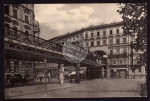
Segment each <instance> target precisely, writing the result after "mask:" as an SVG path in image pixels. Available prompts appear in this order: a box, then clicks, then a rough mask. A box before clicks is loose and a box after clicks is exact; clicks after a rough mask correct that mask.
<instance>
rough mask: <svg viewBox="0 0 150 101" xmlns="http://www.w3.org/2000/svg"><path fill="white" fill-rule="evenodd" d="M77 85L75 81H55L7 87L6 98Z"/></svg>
mask: <svg viewBox="0 0 150 101" xmlns="http://www.w3.org/2000/svg"><path fill="white" fill-rule="evenodd" d="M73 86H77V84H75V83H64V84H60V83H53V84H46V85H45V84H43V85H34V86H23V87H14V88H6V89H5V98H9V97H14V96H20V95H26V94H32V93H38V92H44V91H50V90H58V89H64V88H69V87H73Z"/></svg>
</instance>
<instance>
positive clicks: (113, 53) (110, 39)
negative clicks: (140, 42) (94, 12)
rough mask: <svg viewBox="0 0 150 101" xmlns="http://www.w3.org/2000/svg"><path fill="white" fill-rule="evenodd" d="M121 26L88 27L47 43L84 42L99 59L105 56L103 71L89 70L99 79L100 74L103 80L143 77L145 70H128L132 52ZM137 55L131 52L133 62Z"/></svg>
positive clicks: (117, 23) (128, 39) (129, 38)
mask: <svg viewBox="0 0 150 101" xmlns="http://www.w3.org/2000/svg"><path fill="white" fill-rule="evenodd" d="M122 26H123V22H113V23H110V24H102V25H98V26H89V27H86V28H82V29H80V30H77V31H74V32H71V33H67V34H65V35H61V36H58V37H55V38H52V39H50V40H48V41H47V42H48V43H50V42H55V43H59V44H62V45H63V44H64V42H65V41H66V40H72V41H75V40H76V39H81V40H84V41H85V42H86V44H87V45H88V48H89V51H90V52H92V53H98V54H97V55H100V57H103V55H105V56H107V65H106V66H104V70H102V69H97V70H91V72H93V74H95V75H100V77H101V75H102V74H104V77H105V78H109V77H112V78H113V77H117V78H125V77H126V76H127V75H128V74H129V76H130V77H132V76H133V75H137V76H142V75H145V69H141V68H140V69H137V70H131V68H130V67H131V65H132V57H130V56H131V52H132V49H131V48H130V43H131V41H132V38H131V37H130V36H128V35H125V34H124V33H123V29H122ZM138 55H139V54H138V53H136V52H135V50H133V59H134V60H135V59H136V56H138ZM133 65H134V63H133ZM102 71H103V72H102ZM91 75H92V74H91Z"/></svg>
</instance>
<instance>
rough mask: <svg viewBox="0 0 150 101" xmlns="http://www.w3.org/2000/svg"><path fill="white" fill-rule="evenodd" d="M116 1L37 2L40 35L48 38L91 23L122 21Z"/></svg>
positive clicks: (36, 12) (35, 8) (36, 13)
mask: <svg viewBox="0 0 150 101" xmlns="http://www.w3.org/2000/svg"><path fill="white" fill-rule="evenodd" d="M118 7H119V6H118V5H117V4H116V3H107V4H106V3H99V4H98V3H97V4H96V3H95V4H93V3H92V4H35V6H34V12H35V19H36V20H37V21H39V23H40V37H41V38H44V39H46V40H48V39H51V38H53V37H56V36H59V35H63V34H66V33H68V32H73V31H76V30H79V29H81V28H85V27H88V26H90V25H94V26H95V25H101V24H103V23H104V24H107V23H112V22H114V21H115V22H119V21H122V18H121V15H119V14H118V12H117V10H118Z"/></svg>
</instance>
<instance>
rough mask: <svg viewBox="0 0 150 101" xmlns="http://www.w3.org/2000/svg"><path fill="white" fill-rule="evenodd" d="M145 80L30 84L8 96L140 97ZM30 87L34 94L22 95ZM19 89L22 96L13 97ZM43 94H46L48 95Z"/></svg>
mask: <svg viewBox="0 0 150 101" xmlns="http://www.w3.org/2000/svg"><path fill="white" fill-rule="evenodd" d="M145 82H146V81H145V80H142V79H103V80H102V79H95V80H88V81H81V83H80V84H75V83H74V82H73V83H65V84H63V85H61V84H58V83H57V84H48V85H47V89H45V85H41V86H29V87H27V88H22V89H21V88H19V87H17V89H9V90H8V91H9V94H8V93H7V96H8V97H11V96H12V98H32V97H35V98H40V97H43V96H44V97H47V98H62V97H63V98H72V97H75V98H79V97H140V93H141V84H142V83H145ZM29 89H30V93H31V91H32V94H26V95H21V94H23V92H25V91H26V93H27V92H28V91H29ZM5 90H7V89H5ZM15 90H16V92H15ZM17 90H19V91H18V92H20V96H16V97H13V96H15V93H17ZM21 90H22V91H21ZM8 91H7V92H8ZM33 91H34V92H33ZM37 92H39V93H37ZM28 93H29V92H28ZM43 94H46V96H45V95H43ZM16 95H17V94H16Z"/></svg>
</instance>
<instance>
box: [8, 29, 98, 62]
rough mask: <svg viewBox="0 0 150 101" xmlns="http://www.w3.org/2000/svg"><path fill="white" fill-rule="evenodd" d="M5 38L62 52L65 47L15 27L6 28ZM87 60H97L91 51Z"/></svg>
mask: <svg viewBox="0 0 150 101" xmlns="http://www.w3.org/2000/svg"><path fill="white" fill-rule="evenodd" d="M5 38H9V39H13V40H17V41H20V42H24V43H28V44H32V45H35V46H39V47H43V48H46V49H49V50H54V51H57V52H62V48H63V47H64V46H62V45H60V44H58V43H53V42H47V40H45V39H42V38H39V37H36V36H34V35H31V34H27V33H25V32H21V31H19V30H14V29H13V28H10V27H8V28H5ZM77 47H78V46H77ZM85 62H88V63H91V64H95V63H96V60H95V57H93V55H92V54H91V53H90V52H88V55H87V57H86V59H85Z"/></svg>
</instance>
